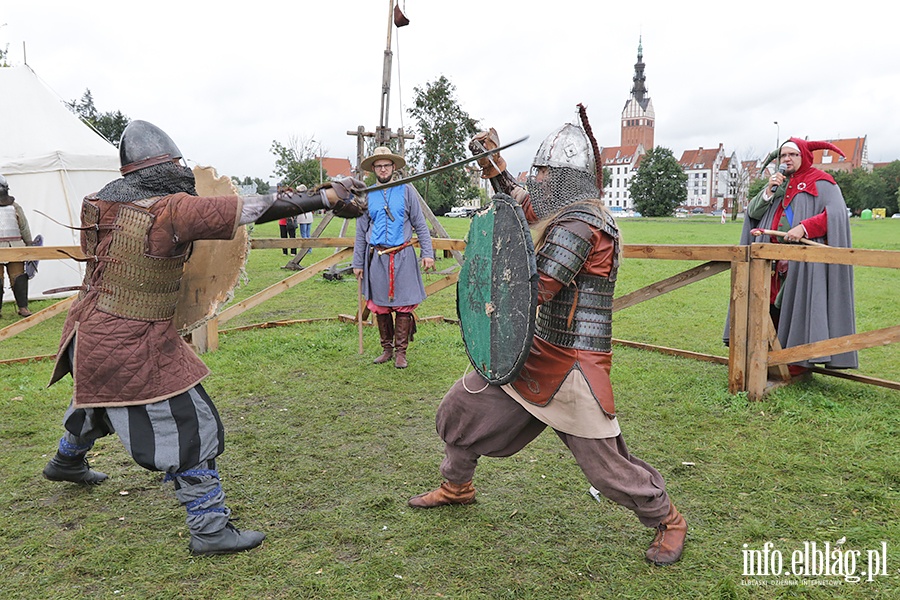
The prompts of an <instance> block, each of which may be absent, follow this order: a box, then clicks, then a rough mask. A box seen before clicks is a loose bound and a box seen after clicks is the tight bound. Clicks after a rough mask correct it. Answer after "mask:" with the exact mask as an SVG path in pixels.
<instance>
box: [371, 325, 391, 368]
mask: <svg viewBox="0 0 900 600" xmlns="http://www.w3.org/2000/svg"><path fill="white" fill-rule="evenodd" d="M375 320H376V321H378V333H379V334H380V335H381V347H382V348H384V352H382V353H381V356H379V357H378V358H376V359H375V360H373V361H372V362H373V363H375V364H376V365H380V364H382V363H386V362H387V361H389V360H391V359H392V358H394V315H392V314H391V313H388V314H386V315H375Z"/></svg>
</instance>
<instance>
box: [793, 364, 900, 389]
mask: <svg viewBox="0 0 900 600" xmlns="http://www.w3.org/2000/svg"><path fill="white" fill-rule="evenodd" d="M809 370H810V371H812V372H813V373H819V374H821V375H829V376H831V377H838V378H840V379H849V380H850V381H856V382H859V383H867V384H869V385H877V386H880V387H885V388H888V389H892V390H900V381H891V380H889V379H880V378H878V377H870V376H868V375H860V374H859V373H849V372H847V371H838V370H836V369H823V368H822V367H810V368H809Z"/></svg>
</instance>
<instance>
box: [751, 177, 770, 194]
mask: <svg viewBox="0 0 900 600" xmlns="http://www.w3.org/2000/svg"><path fill="white" fill-rule="evenodd" d="M767 185H769V180H768V179H766V178H765V177H760V178H759V179H754V180H753V183H751V184H750V187H749V188H747V198H750V199H753V198H756V195H757V194H758V193H759V192H760V191H762V189H763V188H764V187H766V186H767Z"/></svg>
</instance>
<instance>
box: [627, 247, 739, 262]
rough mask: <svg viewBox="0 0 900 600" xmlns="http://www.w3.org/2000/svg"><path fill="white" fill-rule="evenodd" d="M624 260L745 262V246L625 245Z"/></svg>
mask: <svg viewBox="0 0 900 600" xmlns="http://www.w3.org/2000/svg"><path fill="white" fill-rule="evenodd" d="M622 256H624V257H625V258H654V259H663V260H709V261H726V262H734V261H745V262H746V261H747V260H749V258H748V254H747V246H687V245H685V246H681V245H665V244H625V245H623V246H622Z"/></svg>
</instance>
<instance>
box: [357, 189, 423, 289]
mask: <svg viewBox="0 0 900 600" xmlns="http://www.w3.org/2000/svg"><path fill="white" fill-rule="evenodd" d="M401 187H402V189H403V207H402V215H403V216H402V218H403V242H409V241H410V240H411V239H412V233H413V231H415V232H416V236H418V239H419V247H420V249H421V256H422V258H434V250H433V248H432V246H431V233H430V232H429V230H428V222H427V221H426V220H425V215H424V213H423V212H422V207H421V205H420V204H419V202H420V196H419V193H418V192H417V191H416V188H414V187H413V186H411V185H403V186H401ZM381 197H382V196H381V192H374V193H373V194H370V197H369V203H370V210H369V211H367V212H365V213H364V214H363V215H362V216H361V217H359V218H358V219H357V220H356V242H355V244H354V248H353V263H352V267H353V268H354V269H363V280H362V281H363V289H362V292H363V296H364V297H365V298H366V299H368V300H372V301H373V302H374V303H375V304H377V305H379V306H412V305H416V304H419V303H420V302H422V301H423V300H424V299H425V298H426V294H425V286H424V285H423V284H422V274H421V272H420V271H419V261H418V259H417V258H416V250H415V248H414V247H412V246H407V247H406V248H403V249H402V250H400V251H398V252H395V253H393V257H394V297H393V299H391V298H389V293H388V292H389V283H390V276H389V268H390V256H391V255H390V254H382V255H380V256H379V254H378V250H377V249H378V248H384V247H385V246H383V245H380V242H378V241H376V243H375V244H373V241H372V239H371V238H372V230H373V229H374V226H375V222H374V221H373V218H374V219H387V218H388V217H387V216H386V214H385V212H384V211H378V210H373V208H374V207H376V206H380V205H378V204H375V203H377V202H378V201H379V198H381ZM399 212H400V211H398V210H396V207H395V208H393V209H392V213H393V214H397V213H399ZM373 215H374V217H373ZM397 216H398V218H399V214H398V215H397ZM381 225H384V224H383V223H382V224H381ZM401 243H402V242H401ZM398 245H399V244H398Z"/></svg>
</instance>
